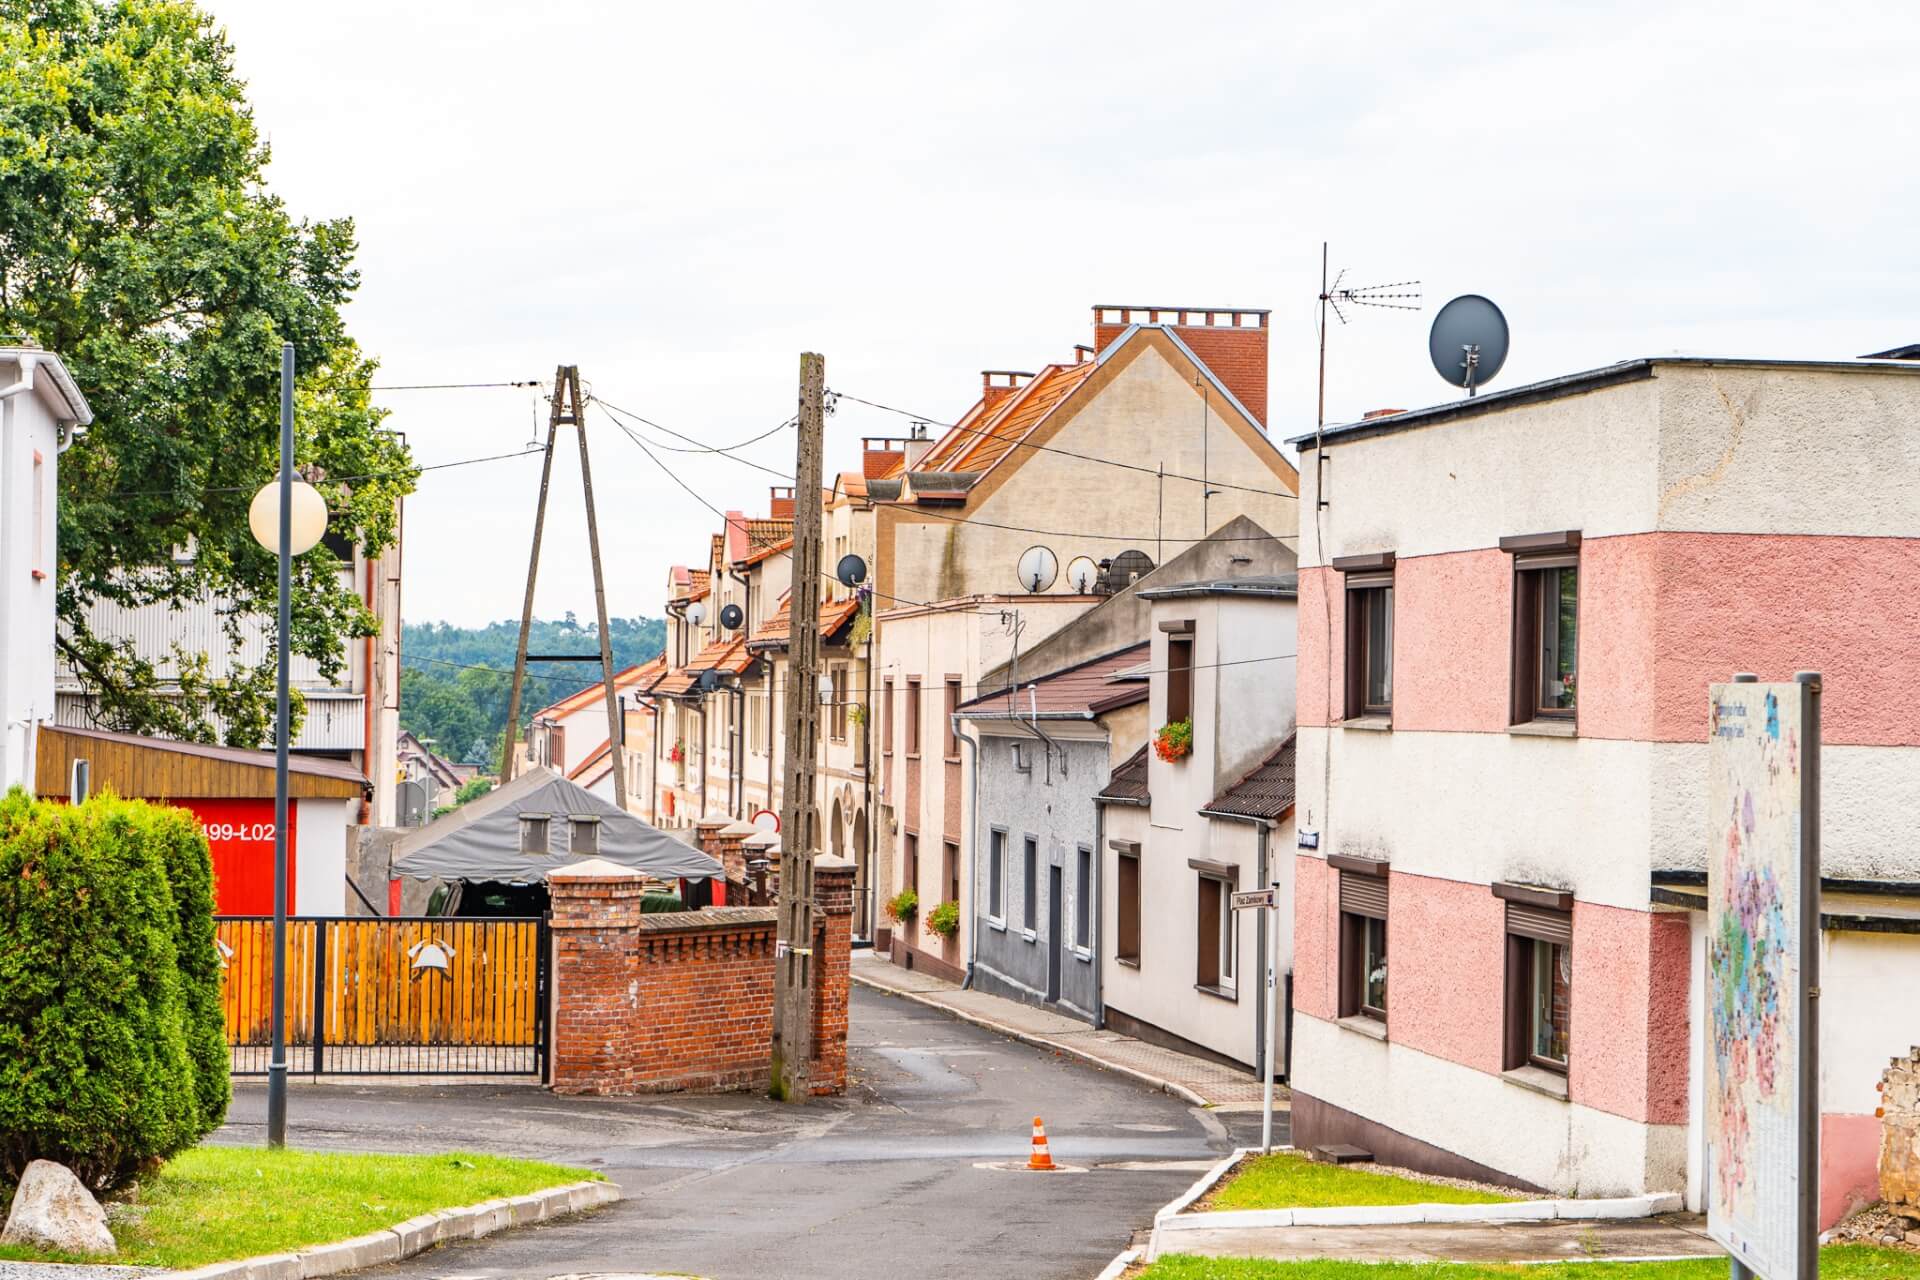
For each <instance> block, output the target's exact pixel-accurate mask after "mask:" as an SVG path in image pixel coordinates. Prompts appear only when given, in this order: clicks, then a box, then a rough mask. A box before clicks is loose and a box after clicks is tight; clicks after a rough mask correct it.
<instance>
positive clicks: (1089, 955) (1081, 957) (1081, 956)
mask: <svg viewBox="0 0 1920 1280" xmlns="http://www.w3.org/2000/svg"><path fill="white" fill-rule="evenodd" d="M1073 958H1074V959H1075V960H1078V961H1079V962H1080V963H1081V964H1092V963H1093V952H1091V951H1089V950H1087V949H1086V948H1085V947H1075V948H1074V949H1073Z"/></svg>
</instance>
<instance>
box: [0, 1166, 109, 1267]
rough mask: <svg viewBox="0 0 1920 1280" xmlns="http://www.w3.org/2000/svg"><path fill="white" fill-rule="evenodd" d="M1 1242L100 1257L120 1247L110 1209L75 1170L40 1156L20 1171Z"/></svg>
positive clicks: (0, 1232) (0, 1235)
mask: <svg viewBox="0 0 1920 1280" xmlns="http://www.w3.org/2000/svg"><path fill="white" fill-rule="evenodd" d="M0 1244H23V1245H29V1246H31V1247H33V1248H36V1249H54V1250H58V1251H59V1252H61V1253H80V1254H88V1255H95V1256H97V1255H100V1254H107V1253H112V1252H113V1251H114V1248H115V1246H114V1243H113V1232H111V1231H109V1230H107V1213H106V1210H104V1209H102V1208H101V1207H100V1202H99V1201H98V1200H95V1199H94V1198H93V1193H92V1192H91V1191H88V1190H87V1189H86V1187H85V1186H84V1185H82V1184H81V1181H80V1179H78V1178H76V1177H74V1175H73V1170H71V1169H69V1168H67V1166H65V1165H63V1164H56V1163H55V1162H53V1161H52V1160H35V1161H33V1162H32V1163H31V1164H29V1165H28V1166H27V1168H26V1172H24V1173H22V1174H21V1175H20V1185H19V1187H18V1188H17V1189H16V1190H15V1191H14V1193H13V1208H12V1209H11V1210H10V1211H9V1212H8V1214H7V1225H6V1228H5V1229H4V1230H0Z"/></svg>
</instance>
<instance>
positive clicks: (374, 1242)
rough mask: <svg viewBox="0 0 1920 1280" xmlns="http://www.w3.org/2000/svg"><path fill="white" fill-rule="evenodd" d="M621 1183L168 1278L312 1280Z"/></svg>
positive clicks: (568, 1207)
mask: <svg viewBox="0 0 1920 1280" xmlns="http://www.w3.org/2000/svg"><path fill="white" fill-rule="evenodd" d="M619 1198H620V1188H618V1187H616V1186H614V1185H613V1184H612V1183H611V1182H570V1183H567V1184H565V1185H564V1186H558V1187H549V1188H548V1189H547V1190H545V1191H535V1192H532V1193H531V1194H529V1195H524V1196H515V1197H514V1198H513V1199H511V1200H488V1201H485V1202H484V1203H481V1204H470V1205H465V1206H462V1207H461V1208H458V1209H441V1210H439V1211H437V1212H434V1213H423V1214H421V1215H420V1216H419V1217H417V1218H408V1219H407V1220H406V1221H405V1222H401V1223H397V1224H395V1225H394V1226H392V1227H389V1228H387V1229H386V1230H385V1231H373V1232H369V1233H368V1234H366V1235H364V1236H355V1237H354V1238H353V1239H351V1240H336V1241H334V1242H333V1243H332V1244H317V1245H313V1246H311V1247H310V1248H306V1249H302V1250H300V1251H299V1252H298V1253H269V1254H262V1255H261V1256H259V1257H255V1258H241V1259H239V1260H238V1261H236V1262H213V1263H208V1264H207V1265H206V1266H204V1267H195V1268H194V1269H193V1270H192V1271H172V1272H168V1273H167V1280H314V1277H318V1276H333V1275H339V1274H340V1273H341V1272H343V1271H358V1270H360V1269H361V1268H362V1267H374V1266H378V1265H380V1264H381V1263H383V1262H398V1261H399V1260H400V1259H402V1258H411V1257H412V1256H413V1255H414V1254H416V1253H425V1252H426V1251H427V1250H428V1249H431V1248H432V1247H433V1246H434V1245H436V1244H441V1243H444V1242H446V1241H449V1240H477V1239H479V1238H480V1237H481V1236H489V1235H492V1234H493V1233H494V1232H496V1231H503V1230H505V1229H506V1228H508V1227H523V1226H527V1225H529V1224H531V1223H535V1222H545V1221H547V1220H548V1219H549V1218H561V1217H565V1216H567V1215H568V1214H574V1213H584V1212H586V1211H587V1210H589V1209H596V1208H599V1207H600V1206H601V1205H603V1204H612V1203H613V1202H614V1201H615V1200H618V1199H619Z"/></svg>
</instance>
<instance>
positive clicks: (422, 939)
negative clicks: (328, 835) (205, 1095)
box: [215, 916, 541, 1047]
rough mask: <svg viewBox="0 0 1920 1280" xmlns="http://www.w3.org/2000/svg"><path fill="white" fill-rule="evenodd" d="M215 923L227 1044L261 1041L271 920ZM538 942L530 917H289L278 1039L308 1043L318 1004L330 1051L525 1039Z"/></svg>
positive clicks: (531, 1023)
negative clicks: (283, 1018) (282, 1029)
mask: <svg viewBox="0 0 1920 1280" xmlns="http://www.w3.org/2000/svg"><path fill="white" fill-rule="evenodd" d="M215 928H216V936H217V937H218V939H219V945H220V953H221V956H222V959H223V961H224V963H225V965H226V983H225V989H224V991H223V994H222V1003H223V1005H224V1008H225V1012H226V1020H227V1042H228V1043H229V1044H232V1045H236V1046H242V1045H264V1044H266V1043H268V1037H269V1032H270V1021H269V1020H270V1017H271V1011H272V992H273V921H272V919H270V918H267V917H261V916H223V917H220V918H219V919H218V921H217V922H216V926H215ZM540 947H541V930H540V922H539V921H538V920H454V919H445V918H438V917H431V918H428V917H407V918H379V919H312V918H301V917H294V918H292V919H289V920H288V921H287V1043H288V1044H289V1045H296V1046H299V1045H305V1046H311V1045H312V1044H313V1029H314V1027H313V1023H314V1010H315V1006H316V1003H317V1004H318V1006H319V1008H320V1009H321V1010H322V1013H323V1021H322V1025H321V1030H322V1033H323V1039H324V1043H325V1045H326V1046H328V1047H332V1046H343V1047H345V1046H369V1045H452V1046H481V1047H508V1046H533V1045H535V1044H537V1043H538V1040H537V1037H538V1035H539V1027H540V1021H541V1020H540V1010H539V1009H538V1008H537V1003H538V1000H539V998H540V991H541V983H540V978H541V972H540V967H541V966H540V959H541V957H540ZM438 961H444V968H443V967H440V965H439V964H438V963H436V962H438ZM316 964H318V965H320V966H321V972H320V974H319V975H318V981H316V975H315V972H314V970H315V966H316Z"/></svg>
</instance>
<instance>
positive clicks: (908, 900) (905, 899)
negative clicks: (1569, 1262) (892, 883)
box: [887, 889, 920, 924]
mask: <svg viewBox="0 0 1920 1280" xmlns="http://www.w3.org/2000/svg"><path fill="white" fill-rule="evenodd" d="M919 914H920V895H919V894H917V893H915V892H914V891H913V890H911V889H902V890H901V891H900V892H898V893H896V894H894V895H893V896H892V897H891V898H888V899H887V916H888V917H889V918H890V919H891V920H892V921H893V922H894V923H895V924H905V923H906V922H907V921H909V920H911V919H913V918H914V917H915V916H917V915H919Z"/></svg>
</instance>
